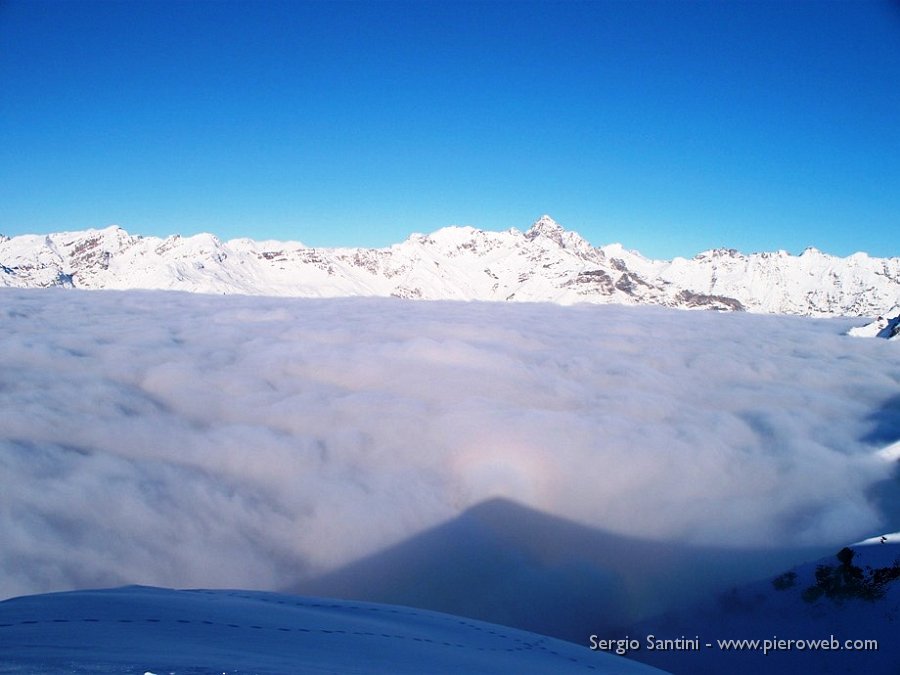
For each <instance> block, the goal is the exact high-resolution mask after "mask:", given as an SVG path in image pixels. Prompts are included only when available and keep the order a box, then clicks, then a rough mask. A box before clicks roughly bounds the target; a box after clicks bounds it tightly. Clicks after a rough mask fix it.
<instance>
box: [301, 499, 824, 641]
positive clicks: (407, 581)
mask: <svg viewBox="0 0 900 675" xmlns="http://www.w3.org/2000/svg"><path fill="white" fill-rule="evenodd" d="M828 550H830V548H829V547H824V548H778V549H766V550H761V549H735V548H716V547H700V546H691V545H687V544H682V543H679V542H658V541H648V540H642V539H639V538H635V537H628V536H623V535H619V534H613V533H610V532H605V531H601V530H597V529H592V528H589V527H585V526H583V525H580V524H577V523H574V522H572V521H568V520H565V519H563V518H559V517H556V516H552V515H548V514H545V513H541V512H538V511H535V510H532V509H530V508H527V507H524V506H522V505H519V504H517V503H514V502H511V501H508V500H504V499H493V500H489V501H486V502H483V503H481V504H478V505H476V506H474V507H472V508H471V509H469V510H468V511H466V512H464V513H463V514H461V515H460V516H459V517H457V518H455V519H453V520H451V521H449V522H447V523H444V524H442V525H439V526H437V527H434V528H432V529H430V530H427V531H425V532H423V533H421V534H418V535H416V536H414V537H412V538H410V539H408V540H406V541H404V542H401V543H400V544H397V545H396V546H392V547H390V548H388V549H386V550H383V551H381V552H378V553H375V554H373V555H371V556H369V557H367V558H364V559H361V560H358V561H356V562H353V563H351V564H349V565H346V566H345V567H343V568H340V569H337V570H335V571H333V572H331V573H328V574H325V575H323V576H320V577H318V578H312V579H304V580H301V581H299V582H297V583H296V584H294V585H292V586H291V587H289V588H287V589H285V590H287V591H289V592H291V593H300V594H305V595H320V596H329V597H337V598H344V599H357V600H366V601H373V602H384V603H391V604H399V605H408V606H411V607H419V608H423V609H431V610H437V611H442V612H448V613H451V614H457V615H461V616H467V617H471V618H476V619H481V620H485V621H490V622H493V623H499V624H503V625H506V626H512V627H515V628H521V629H525V630H530V631H534V632H538V633H542V634H544V635H551V636H553V637H558V638H562V639H565V640H570V641H572V642H576V643H579V644H587V640H588V637H589V636H590V635H591V634H594V633H596V634H603V633H604V632H608V631H612V630H613V629H615V628H616V627H620V626H625V625H629V624H632V623H634V622H636V621H639V620H640V619H642V618H645V617H648V616H652V615H654V614H659V613H661V612H665V611H669V610H671V609H673V608H676V607H679V606H681V605H683V604H685V603H691V602H694V601H697V600H701V599H703V598H705V597H708V596H709V595H711V594H715V593H718V592H720V591H722V590H723V589H725V588H728V587H730V586H732V585H733V584H736V583H741V582H745V581H749V580H753V579H759V578H762V577H765V576H766V575H769V574H772V573H773V572H776V571H779V570H782V569H783V568H784V567H785V566H789V565H792V564H797V563H799V562H803V561H805V560H810V559H815V558H818V557H820V556H822V555H824V553H825V552H827V551H828Z"/></svg>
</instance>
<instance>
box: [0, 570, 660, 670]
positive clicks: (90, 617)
mask: <svg viewBox="0 0 900 675" xmlns="http://www.w3.org/2000/svg"><path fill="white" fill-rule="evenodd" d="M36 672H40V673H91V674H92V675H102V674H103V673H116V674H121V673H138V674H140V673H145V672H149V673H156V674H162V673H166V674H171V675H182V674H186V673H227V674H229V675H230V674H232V673H257V674H260V675H265V674H276V673H277V674H283V673H326V672H330V673H347V674H350V673H392V674H394V673H397V674H401V673H415V674H417V675H418V674H420V673H498V674H503V675H506V674H507V673H521V674H523V675H526V674H529V673H534V674H536V675H537V674H543V673H561V674H562V673H590V672H593V673H621V674H622V675H627V674H630V673H634V674H635V675H638V674H640V673H648V674H650V673H656V672H659V671H657V670H655V669H653V668H649V667H647V666H643V665H641V664H637V663H633V662H629V661H626V660H624V659H622V658H620V657H616V656H611V655H608V654H605V653H598V652H592V651H590V650H589V649H588V648H587V647H586V646H585V647H580V646H577V645H573V644H571V643H567V642H561V641H559V640H554V639H553V638H548V637H543V636H540V635H536V634H534V633H527V632H524V631H520V630H515V629H512V628H504V627H502V626H497V625H494V624H488V623H482V622H480V621H471V620H468V619H460V618H458V617H454V616H450V615H447V614H439V613H436V612H426V611H421V610H412V609H409V608H406V607H398V606H391V605H376V604H371V603H358V602H343V601H337V600H325V599H316V598H306V597H300V596H293V595H281V594H275V593H261V592H253V591H204V590H193V591H174V590H167V589H161V588H151V587H142V586H129V587H125V588H118V589H110V590H99V591H75V592H69V593H54V594H48V595H33V596H26V597H20V598H14V599H12V600H7V601H5V602H2V603H0V673H36Z"/></svg>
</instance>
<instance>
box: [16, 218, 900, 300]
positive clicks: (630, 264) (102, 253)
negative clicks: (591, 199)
mask: <svg viewBox="0 0 900 675" xmlns="http://www.w3.org/2000/svg"><path fill="white" fill-rule="evenodd" d="M2 286H7V287H18V288H32V287H48V286H66V287H74V288H85V289H136V288H141V289H166V290H180V291H191V292H199V293H240V294H248V295H270V296H299V297H338V296H396V297H401V298H420V299H428V300H496V301H520V302H554V303H560V304H572V303H578V302H590V303H620V304H634V305H636V304H653V305H661V306H665V307H679V308H702V309H717V310H747V311H751V312H762V313H778V314H800V315H808V316H872V317H874V316H878V315H884V314H886V313H889V312H891V311H892V310H893V309H894V308H895V307H898V306H900V258H873V257H870V256H868V255H867V254H865V253H856V254H854V255H851V256H849V257H846V258H840V257H836V256H831V255H827V254H825V253H822V252H820V251H818V250H816V249H814V248H808V249H806V250H805V251H804V252H803V253H802V254H800V255H799V256H794V255H790V254H788V253H787V252H785V251H778V252H774V253H753V254H750V255H746V254H743V253H739V252H738V251H735V250H733V249H715V250H711V251H705V252H703V253H700V254H698V255H697V256H695V257H693V258H691V259H685V258H675V259H674V260H650V259H647V258H645V257H643V256H641V255H640V254H639V253H637V252H635V251H629V250H627V249H625V248H623V247H622V246H621V245H619V244H610V245H607V246H600V247H595V246H592V245H591V244H589V243H588V242H587V241H585V240H584V239H583V238H582V237H581V236H579V235H578V234H577V233H575V232H571V231H568V230H565V229H564V228H563V227H561V226H560V225H559V224H558V223H556V222H555V221H554V220H553V219H552V218H550V217H549V216H543V217H541V218H539V219H538V220H537V221H536V222H535V223H534V224H533V225H532V226H531V227H530V228H529V229H528V230H527V231H525V232H522V231H519V230H517V229H515V228H513V229H510V230H507V231H505V232H489V231H484V230H479V229H475V228H472V227H446V228H443V229H440V230H438V231H436V232H433V233H432V234H429V235H423V234H413V235H411V236H410V237H409V238H408V239H406V240H405V241H403V242H401V243H399V244H394V245H393V246H390V247H387V248H379V249H369V248H311V247H308V246H304V245H303V244H301V243H299V242H278V241H253V240H251V239H233V240H231V241H225V242H223V241H221V240H219V239H218V238H217V237H215V236H213V235H211V234H198V235H195V236H191V237H181V236H179V235H173V236H170V237H167V238H165V239H161V238H158V237H141V236H135V235H130V234H129V233H128V232H126V231H125V230H123V229H122V228H120V227H108V228H106V229H102V230H84V231H80V232H61V233H57V234H50V235H22V236H17V237H11V238H10V237H4V236H2V235H0V287H2Z"/></svg>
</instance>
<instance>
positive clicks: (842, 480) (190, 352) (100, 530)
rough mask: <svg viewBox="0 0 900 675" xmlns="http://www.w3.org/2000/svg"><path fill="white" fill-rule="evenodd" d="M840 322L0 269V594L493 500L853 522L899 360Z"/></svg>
mask: <svg viewBox="0 0 900 675" xmlns="http://www.w3.org/2000/svg"><path fill="white" fill-rule="evenodd" d="M849 325H850V324H849V323H848V322H847V321H844V320H811V319H802V318H783V317H771V316H754V315H745V314H714V313H699V312H679V311H669V310H663V309H659V308H650V307H638V308H626V307H616V306H599V307H598V306H591V307H568V308H565V307H558V306H553V305H504V304H478V303H424V302H405V301H396V300H390V299H378V300H375V299H371V300H367V299H337V300H303V299H265V298H251V297H215V296H198V295H186V294H176V293H161V292H126V293H116V292H102V293H99V292H93V293H91V292H72V291H69V292H65V291H52V290H51V291H12V290H5V291H3V292H2V293H0V541H2V542H3V545H2V547H0V571H2V574H0V597H7V596H11V595H16V594H23V593H32V592H42V591H48V590H54V589H62V588H73V587H84V586H102V585H111V584H120V583H145V584H155V585H165V586H240V587H249V588H283V587H284V586H285V585H287V584H289V583H291V582H293V581H295V580H296V579H298V578H300V577H303V576H305V575H313V574H318V573H322V572H326V571H328V570H330V569H333V568H335V567H337V566H339V565H342V564H345V563H348V562H350V561H352V560H355V559H357V558H360V557H363V556H366V555H368V554H371V553H373V552H375V551H377V550H379V549H381V548H383V547H385V546H388V545H391V544H394V543H396V542H399V541H402V540H403V539H405V538H407V537H409V536H411V535H413V534H415V533H417V532H420V531H422V530H424V529H425V528H428V527H432V526H434V525H437V524H439V523H441V522H444V521H446V520H448V519H450V518H453V517H454V516H456V515H458V514H459V513H460V512H462V511H463V510H465V509H466V508H468V507H470V506H473V505H475V504H477V503H479V502H481V501H483V500H485V499H488V498H491V497H497V496H501V497H506V498H509V499H513V500H516V501H518V502H521V503H523V504H525V505H528V506H531V507H533V508H535V509H539V510H541V511H545V512H548V513H551V514H554V515H558V516H562V517H566V518H570V519H573V520H575V521H578V522H580V523H583V524H585V525H589V526H591V527H594V528H599V529H604V530H609V531H613V532H618V533H627V534H632V535H635V536H639V537H644V538H649V539H656V540H671V539H682V540H687V541H690V542H697V543H711V542H715V543H716V544H717V545H723V544H727V545H734V546H751V545H752V546H759V545H784V544H787V543H797V544H830V543H832V542H844V541H846V540H850V539H854V538H856V539H858V538H860V537H861V536H862V535H867V534H871V533H873V532H875V531H878V530H879V529H880V528H883V527H886V526H887V525H888V523H886V522H885V517H884V516H883V515H882V514H881V513H880V512H879V510H878V508H877V506H876V505H875V504H873V503H872V502H871V501H870V499H869V497H868V496H867V495H869V494H870V489H869V488H870V487H871V486H873V485H875V484H876V483H878V482H879V481H882V480H884V479H886V478H888V477H889V475H890V472H891V467H890V466H889V465H888V464H887V463H886V462H885V461H884V460H882V459H879V458H877V457H875V456H874V453H875V451H877V450H878V449H880V448H881V447H883V445H886V444H887V440H896V439H884V438H883V437H882V436H883V434H879V432H878V430H879V429H881V430H883V429H886V428H887V429H891V428H897V425H896V421H894V422H893V423H892V422H891V420H890V419H887V418H888V417H891V416H894V415H896V410H897V405H896V401H897V399H896V394H897V391H898V385H900V355H898V354H897V349H896V345H894V344H890V343H887V342H886V341H876V340H854V339H849V338H846V337H844V336H843V335H842V333H843V331H845V330H846V328H847V327H848V326H849ZM894 525H895V526H896V523H894Z"/></svg>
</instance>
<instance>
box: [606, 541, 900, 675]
mask: <svg viewBox="0 0 900 675" xmlns="http://www.w3.org/2000/svg"><path fill="white" fill-rule="evenodd" d="M851 548H852V549H853V550H854V552H855V556H854V558H853V560H852V563H853V565H855V566H858V567H860V568H861V569H864V570H865V569H866V568H883V567H890V566H892V565H894V564H897V563H898V562H900V541H898V537H897V535H886V536H885V538H884V542H882V538H881V537H880V536H879V537H875V538H873V539H871V540H869V541H867V542H862V543H860V544H854V545H852V546H851ZM836 553H837V550H835V551H834V553H832V554H831V555H828V556H825V557H822V558H821V559H818V560H812V561H809V562H807V563H805V564H803V565H798V566H796V567H793V568H790V569H786V570H783V571H784V572H792V573H793V574H795V575H796V577H795V579H794V580H792V581H789V582H788V584H789V586H788V587H787V588H784V587H782V588H780V589H779V588H777V587H776V584H775V583H773V581H774V578H775V575H772V576H770V577H769V578H766V579H763V580H760V581H758V582H755V583H752V584H748V585H742V586H737V587H735V588H733V589H732V590H730V591H728V592H726V593H710V597H709V599H708V602H706V603H704V604H701V605H699V606H696V607H690V608H683V609H682V610H680V611H674V612H670V613H669V614H667V615H666V616H661V617H655V618H653V619H649V620H647V621H644V622H641V623H639V624H637V625H633V626H631V627H629V628H628V629H626V630H623V631H622V632H621V633H620V634H619V635H618V637H622V636H624V635H625V634H628V635H629V636H634V635H638V636H640V638H641V640H642V641H643V640H644V636H646V635H651V634H652V635H656V636H658V637H660V638H677V637H682V636H686V637H689V638H694V637H695V636H697V637H699V638H700V645H701V647H700V649H699V650H698V651H675V650H669V651H649V650H648V649H646V648H645V647H644V648H642V649H640V650H635V651H633V652H630V653H629V654H628V656H629V657H630V658H634V659H637V660H639V661H642V662H645V663H648V664H652V665H654V666H656V667H659V668H664V669H666V670H668V671H670V672H672V673H676V674H684V675H693V674H697V675H704V674H710V675H717V674H719V673H770V674H772V675H775V674H780V673H789V674H793V673H823V674H825V673H867V674H870V675H889V674H894V673H897V672H898V671H897V665H898V662H900V640H898V639H897V636H898V628H900V579H897V580H895V581H893V582H891V583H890V584H888V585H887V586H886V589H885V590H886V592H885V595H884V597H882V598H879V599H876V600H863V599H860V598H847V599H843V600H833V599H829V598H826V597H822V598H819V599H818V600H816V601H813V602H810V601H807V600H805V599H804V598H803V591H804V590H806V589H807V588H809V587H810V586H815V585H816V570H817V568H818V567H819V566H822V565H824V566H829V567H832V568H834V567H836V566H838V565H839V564H840V563H839V562H838V560H837V559H836V557H835V554H836ZM832 637H834V639H835V640H837V642H836V643H832V642H831V638H832ZM775 638H780V639H782V640H788V639H792V640H797V639H803V640H823V639H824V640H827V641H828V642H829V648H825V649H811V648H804V649H798V648H791V649H790V650H788V649H781V650H771V651H769V652H768V653H764V652H763V651H762V650H761V649H747V648H745V649H740V650H737V649H732V650H724V649H720V648H719V647H718V642H717V641H718V640H720V639H725V640H727V639H759V640H766V639H769V640H773V639H775ZM846 640H876V641H877V649H867V650H862V649H846V648H845V641H846ZM707 643H710V644H712V647H706V644H707ZM833 646H839V648H838V649H834V648H833Z"/></svg>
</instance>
